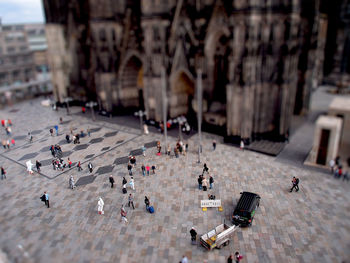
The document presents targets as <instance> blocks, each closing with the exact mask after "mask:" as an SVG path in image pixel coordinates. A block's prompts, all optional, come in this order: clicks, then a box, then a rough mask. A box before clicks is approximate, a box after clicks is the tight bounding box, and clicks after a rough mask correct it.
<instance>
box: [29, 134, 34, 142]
mask: <svg viewBox="0 0 350 263" xmlns="http://www.w3.org/2000/svg"><path fill="white" fill-rule="evenodd" d="M28 140H29V142H33V135H32V133H31V132H28Z"/></svg>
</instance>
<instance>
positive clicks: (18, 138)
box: [13, 135, 27, 141]
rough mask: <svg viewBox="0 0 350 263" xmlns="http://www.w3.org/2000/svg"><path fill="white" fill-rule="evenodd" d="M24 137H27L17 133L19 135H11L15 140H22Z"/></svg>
mask: <svg viewBox="0 0 350 263" xmlns="http://www.w3.org/2000/svg"><path fill="white" fill-rule="evenodd" d="M25 138H27V136H26V135H19V136H15V137H13V139H14V140H15V141H19V140H23V139H25Z"/></svg>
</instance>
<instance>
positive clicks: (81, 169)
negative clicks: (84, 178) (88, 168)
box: [77, 161, 83, 172]
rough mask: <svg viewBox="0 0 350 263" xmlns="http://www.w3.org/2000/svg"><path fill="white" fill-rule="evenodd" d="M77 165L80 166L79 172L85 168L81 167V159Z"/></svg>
mask: <svg viewBox="0 0 350 263" xmlns="http://www.w3.org/2000/svg"><path fill="white" fill-rule="evenodd" d="M77 167H78V172H80V171H82V170H83V168H81V164H80V161H79V162H78V164H77Z"/></svg>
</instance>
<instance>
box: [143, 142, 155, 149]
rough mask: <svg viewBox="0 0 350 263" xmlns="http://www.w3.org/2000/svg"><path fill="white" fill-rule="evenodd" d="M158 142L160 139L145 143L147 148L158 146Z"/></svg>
mask: <svg viewBox="0 0 350 263" xmlns="http://www.w3.org/2000/svg"><path fill="white" fill-rule="evenodd" d="M157 142H158V141H153V142H148V143H145V147H146V148H151V147H156V146H157Z"/></svg>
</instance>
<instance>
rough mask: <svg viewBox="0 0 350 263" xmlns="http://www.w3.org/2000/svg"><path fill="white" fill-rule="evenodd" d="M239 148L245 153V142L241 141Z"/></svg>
mask: <svg viewBox="0 0 350 263" xmlns="http://www.w3.org/2000/svg"><path fill="white" fill-rule="evenodd" d="M239 148H240V149H241V150H242V151H244V142H243V140H241V143H240V145H239Z"/></svg>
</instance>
